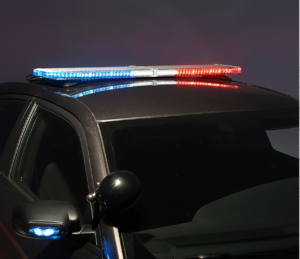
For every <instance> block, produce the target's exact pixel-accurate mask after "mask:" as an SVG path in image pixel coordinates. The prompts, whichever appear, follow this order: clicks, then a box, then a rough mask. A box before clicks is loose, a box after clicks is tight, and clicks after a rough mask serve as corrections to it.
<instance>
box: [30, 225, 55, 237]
mask: <svg viewBox="0 0 300 259" xmlns="http://www.w3.org/2000/svg"><path fill="white" fill-rule="evenodd" d="M28 233H30V234H33V235H36V236H39V237H41V236H44V237H49V236H56V235H59V229H57V228H39V227H37V228H30V229H28Z"/></svg>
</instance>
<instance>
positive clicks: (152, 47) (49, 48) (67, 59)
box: [0, 0, 299, 98]
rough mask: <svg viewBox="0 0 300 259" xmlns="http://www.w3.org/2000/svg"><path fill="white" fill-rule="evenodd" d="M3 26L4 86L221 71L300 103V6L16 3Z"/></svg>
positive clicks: (5, 12) (1, 12) (2, 15)
mask: <svg viewBox="0 0 300 259" xmlns="http://www.w3.org/2000/svg"><path fill="white" fill-rule="evenodd" d="M0 24H1V26H0V35H1V38H0V39H1V50H0V62H1V70H0V71H1V72H0V82H8V81H25V77H26V75H28V74H31V73H32V69H33V68H52V67H90V66H127V65H181V64H191V65H192V64H207V63H217V64H230V65H237V66H241V67H242V69H243V71H242V74H239V75H234V76H232V78H233V79H235V80H237V81H243V82H247V83H251V84H256V85H259V86H263V87H266V88H269V89H273V90H276V91H280V92H283V93H285V94H288V95H291V96H294V97H296V98H298V96H299V2H298V0H286V1H285V0H263V1H261V0H242V1H241V0H185V1H184V0H126V1H125V0H110V1H108V0H89V1H86V0H85V1H84V0H64V1H59V0H52V1H21V0H10V1H2V2H1V8H0Z"/></svg>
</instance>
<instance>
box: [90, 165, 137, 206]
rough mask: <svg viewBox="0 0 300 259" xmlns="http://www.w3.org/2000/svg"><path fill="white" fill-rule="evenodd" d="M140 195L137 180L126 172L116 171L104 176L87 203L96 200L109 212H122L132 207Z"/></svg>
mask: <svg viewBox="0 0 300 259" xmlns="http://www.w3.org/2000/svg"><path fill="white" fill-rule="evenodd" d="M139 194H140V183H139V180H138V178H137V177H136V176H135V175H134V174H133V173H131V172H128V171H123V170H122V171H121V170H120V171H116V172H113V173H111V174H109V175H108V176H106V177H105V178H104V179H103V181H102V182H101V183H100V184H99V185H98V188H97V189H96V191H95V192H94V193H91V194H89V195H88V196H87V201H88V202H92V201H94V200H96V199H98V201H99V203H100V204H101V206H102V207H103V208H105V209H107V210H109V211H111V212H123V211H125V210H128V209H129V208H130V207H132V206H133V205H134V204H135V202H136V201H137V199H138V197H139Z"/></svg>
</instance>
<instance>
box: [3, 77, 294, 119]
mask: <svg viewBox="0 0 300 259" xmlns="http://www.w3.org/2000/svg"><path fill="white" fill-rule="evenodd" d="M72 84H73V85H72ZM8 93H15V94H16V93H17V94H26V95H32V96H35V97H40V98H43V99H47V100H49V101H51V102H53V103H55V104H57V105H59V106H61V107H63V108H65V109H68V107H70V105H78V104H81V105H82V106H84V107H85V108H86V109H89V110H90V112H92V114H93V115H94V118H95V120H97V121H110V120H122V119H132V118H149V117H164V116H178V115H190V114H201V113H212V112H230V111H247V110H249V111H250V110H266V109H289V108H296V109H298V107H299V102H298V100H297V99H295V98H292V97H290V96H287V95H284V94H281V93H279V92H275V91H272V90H268V89H265V88H262V87H257V86H254V85H249V84H245V83H241V82H235V81H230V80H226V81H225V80H219V79H205V80H204V79H197V80H196V79H193V80H192V79H182V78H181V79H172V80H170V79H158V80H157V79H155V80H153V79H142V80H141V79H140V80H137V79H132V80H115V81H104V82H87V83H83V84H76V83H75V85H74V83H72V82H71V83H68V85H67V87H66V84H60V85H53V84H50V83H49V82H46V83H42V84H33V83H3V84H0V94H8Z"/></svg>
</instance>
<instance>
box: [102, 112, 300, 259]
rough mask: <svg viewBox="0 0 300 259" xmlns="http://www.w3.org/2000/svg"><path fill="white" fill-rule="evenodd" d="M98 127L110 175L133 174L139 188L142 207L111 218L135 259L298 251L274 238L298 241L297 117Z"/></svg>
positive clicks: (260, 115)
mask: <svg viewBox="0 0 300 259" xmlns="http://www.w3.org/2000/svg"><path fill="white" fill-rule="evenodd" d="M99 126H100V130H101V133H102V137H103V142H104V146H105V150H106V155H107V161H108V164H109V169H110V172H113V171H116V170H127V171H131V172H132V173H134V174H135V175H136V176H137V177H138V179H139V181H140V184H141V194H140V197H139V200H138V202H137V203H136V204H135V205H134V206H133V207H132V208H131V209H129V210H128V211H127V212H124V213H122V214H118V215H111V220H112V224H114V225H115V226H117V227H118V228H119V231H120V233H121V236H122V239H123V245H124V247H125V250H126V256H127V258H138V257H137V255H139V254H140V255H141V256H145V254H149V255H151V256H150V257H151V258H187V257H193V256H200V255H207V254H216V255H218V254H219V255H222V254H234V253H235V254H240V253H252V252H253V253H254V252H261V251H262V250H268V251H269V250H270V251H273V250H276V249H285V248H287V247H290V246H293V245H292V244H294V243H295V242H296V241H295V240H294V241H291V240H289V241H286V242H287V244H289V246H287V247H286V246H284V245H283V244H285V243H284V242H283V241H282V240H281V239H280V242H279V243H280V244H281V246H280V245H279V243H278V240H277V241H276V239H274V237H275V236H276V238H278V236H280V237H281V238H283V239H284V238H285V234H284V233H289V234H291V235H292V237H291V236H289V238H294V239H295V238H296V236H297V235H298V234H297V233H298V227H295V225H297V224H298V218H299V216H298V179H297V178H296V177H298V171H299V167H298V157H299V137H298V134H299V128H298V110H277V111H274V110H273V111H259V112H258V111H255V112H228V113H211V114H200V115H189V116H174V117H166V118H149V119H135V120H124V121H111V122H103V123H99ZM284 228H288V229H284ZM253 231H254V232H253ZM268 231H269V232H268ZM278 231H279V232H278ZM249 238H250V239H249ZM245 239H246V240H248V239H249V240H250V241H249V240H248V241H249V242H248V241H247V242H248V243H247V242H244V243H243V246H242V247H239V246H237V245H236V243H237V242H239V241H240V240H245ZM296 239H297V238H296ZM251 240H252V241H253V240H254V241H255V242H256V244H257V242H258V241H257V240H261V241H262V242H264V241H266V242H268V243H266V244H260V245H259V246H257V247H256V246H255V245H253V242H252V241H251ZM270 240H273V241H272V242H271V241H270ZM297 240H298V239H297ZM208 241H209V242H208ZM220 242H221V243H222V242H223V243H222V244H223V247H221V248H220ZM224 242H225V243H226V242H227V245H224ZM255 242H254V243H255ZM293 242H294V243H293ZM297 242H298V241H297ZM208 243H210V245H207V244H208ZM211 244H215V245H217V246H218V248H216V247H215V246H214V245H211Z"/></svg>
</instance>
